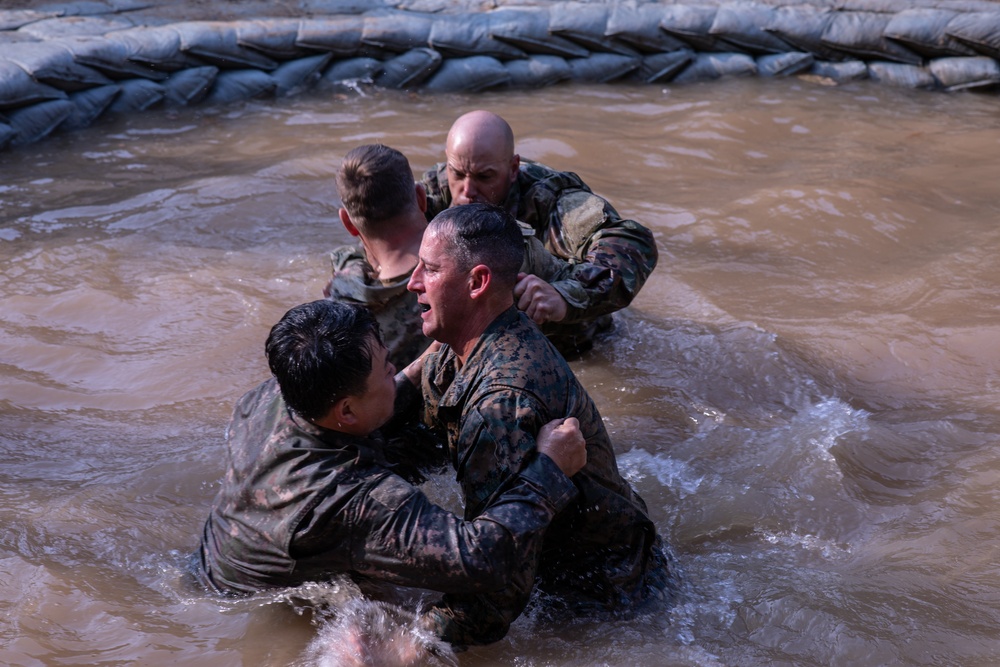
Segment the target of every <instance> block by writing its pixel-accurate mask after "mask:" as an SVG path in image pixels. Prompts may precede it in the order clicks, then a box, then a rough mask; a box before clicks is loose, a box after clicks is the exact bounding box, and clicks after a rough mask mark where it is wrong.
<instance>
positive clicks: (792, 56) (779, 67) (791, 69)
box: [757, 51, 815, 76]
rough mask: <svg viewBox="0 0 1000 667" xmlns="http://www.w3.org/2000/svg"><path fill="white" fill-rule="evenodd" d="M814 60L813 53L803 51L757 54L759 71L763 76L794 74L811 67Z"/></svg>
mask: <svg viewBox="0 0 1000 667" xmlns="http://www.w3.org/2000/svg"><path fill="white" fill-rule="evenodd" d="M814 60H815V58H814V57H813V54H811V53H803V52H802V51H790V52H788V53H772V54H770V55H766V56H757V73H758V74H760V75H761V76H793V75H795V74H801V73H802V72H805V71H807V70H809V69H811V68H812V64H813V61H814Z"/></svg>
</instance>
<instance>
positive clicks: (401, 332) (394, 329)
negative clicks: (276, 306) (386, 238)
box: [323, 225, 571, 368]
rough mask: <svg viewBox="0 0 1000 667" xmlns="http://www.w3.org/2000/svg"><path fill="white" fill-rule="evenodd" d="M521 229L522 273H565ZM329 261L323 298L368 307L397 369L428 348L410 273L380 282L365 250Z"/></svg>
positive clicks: (345, 249) (343, 251)
mask: <svg viewBox="0 0 1000 667" xmlns="http://www.w3.org/2000/svg"><path fill="white" fill-rule="evenodd" d="M521 231H522V232H523V234H524V244H525V245H524V250H525V253H524V263H523V264H522V265H521V271H523V272H524V273H530V274H532V275H537V276H540V277H542V278H543V279H545V280H548V279H549V278H552V279H553V280H558V279H560V278H561V277H562V276H564V275H567V274H568V273H569V271H570V270H571V268H570V266H569V264H568V263H567V262H564V261H562V260H560V259H558V258H556V257H553V256H552V255H551V254H550V253H549V252H547V251H546V250H545V248H543V247H542V244H541V242H540V241H539V240H538V239H536V238H535V237H534V233H533V231H532V229H531V228H530V227H528V226H527V225H521ZM330 261H331V264H332V269H333V277H332V278H331V279H330V282H329V283H327V285H326V288H325V289H324V290H323V294H324V296H326V297H327V298H328V299H333V300H335V301H346V302H349V303H360V304H363V305H366V306H368V307H369V308H370V309H371V311H372V313H373V314H374V315H375V319H376V320H378V324H379V327H380V328H381V329H382V340H383V341H384V342H385V345H386V347H388V348H389V353H390V355H389V359H390V360H391V361H392V363H393V364H395V366H396V368H403V367H404V366H406V364H408V363H410V362H411V361H413V360H414V359H416V358H417V357H418V356H420V353H421V352H423V351H424V350H425V349H427V346H428V345H430V343H431V339H430V338H427V337H426V336H424V333H423V329H422V327H423V320H421V319H420V307H419V306H418V305H417V295H416V294H414V293H413V292H410V291H408V290H407V289H406V284H407V282H409V280H410V275H411V274H412V273H413V272H412V271H410V272H409V273H407V274H405V275H402V276H399V277H397V278H393V279H391V280H386V281H383V280H379V279H378V278H376V277H375V271H374V269H372V267H371V265H370V264H369V263H368V259H367V258H366V257H365V252H364V250H363V249H361V248H356V247H354V246H341V247H339V248H337V249H336V250H334V251H333V252H332V253H331V254H330Z"/></svg>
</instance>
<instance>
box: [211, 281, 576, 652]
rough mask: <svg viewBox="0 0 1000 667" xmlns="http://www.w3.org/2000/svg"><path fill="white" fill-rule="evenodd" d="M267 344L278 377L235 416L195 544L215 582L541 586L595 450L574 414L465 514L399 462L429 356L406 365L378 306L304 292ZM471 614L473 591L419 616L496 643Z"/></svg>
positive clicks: (440, 631)
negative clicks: (398, 424) (549, 536)
mask: <svg viewBox="0 0 1000 667" xmlns="http://www.w3.org/2000/svg"><path fill="white" fill-rule="evenodd" d="M266 353H267V359H268V364H269V366H270V368H271V371H272V374H273V377H272V378H271V379H270V380H268V381H266V382H264V383H263V384H261V385H259V386H258V387H257V388H255V389H253V390H251V391H250V392H248V393H247V394H245V395H244V396H243V397H242V398H241V399H240V401H239V403H238V404H237V407H236V409H235V411H234V413H233V417H232V420H231V421H230V424H229V427H228V428H227V429H226V440H227V445H228V451H227V454H228V456H227V460H228V470H227V472H226V474H225V477H224V478H223V481H222V485H221V488H220V490H219V492H218V494H217V496H216V498H215V501H214V503H213V505H212V508H211V511H210V513H209V517H208V520H207V521H206V522H205V525H204V529H203V533H202V539H201V545H200V548H199V550H198V553H197V554H196V558H195V568H194V569H195V574H196V576H197V578H198V579H199V581H200V582H201V583H202V584H203V585H204V586H205V587H206V588H208V589H210V590H214V591H217V592H222V593H235V594H241V593H242V594H247V593H252V592H256V591H260V590H264V589H272V588H281V587H289V586H297V585H300V584H302V583H305V582H309V581H329V580H330V579H331V578H333V577H335V576H338V575H347V576H349V577H351V579H352V580H354V582H355V583H357V584H358V585H359V586H360V587H361V588H362V590H363V591H366V592H371V589H372V586H373V585H374V584H377V582H387V583H389V584H394V585H401V586H410V587H417V588H421V589H430V590H434V591H439V592H443V593H447V594H459V593H461V594H462V595H465V594H467V593H469V592H471V591H480V592H482V593H490V592H493V591H496V590H503V589H505V588H507V587H510V586H515V587H518V588H522V587H527V586H530V579H531V577H532V576H533V573H534V570H535V567H536V565H535V564H536V563H537V561H538V558H539V554H540V549H541V537H542V535H543V533H544V531H545V530H546V528H547V526H548V525H549V523H550V521H551V520H552V518H553V517H554V516H555V515H556V514H557V513H558V512H559V511H560V510H561V509H563V508H564V507H566V506H567V505H568V503H569V502H571V501H572V499H573V498H575V497H576V495H577V490H576V489H575V488H574V486H573V483H572V481H571V480H570V479H569V477H570V476H572V475H574V474H576V473H577V472H578V471H579V470H580V469H581V467H582V466H583V465H584V463H585V462H586V458H587V454H586V449H585V445H584V441H583V438H582V435H581V434H580V431H579V428H578V424H577V423H576V421H575V420H574V419H566V420H561V419H560V420H554V421H553V422H552V423H551V424H549V425H547V426H546V429H545V430H544V432H543V434H542V435H541V436H540V437H539V439H538V447H537V448H536V450H534V451H533V452H532V453H530V454H529V455H528V456H527V457H526V460H525V465H524V466H522V467H521V468H520V469H519V474H518V475H514V476H512V477H511V478H510V479H509V480H508V483H505V484H504V486H503V488H502V489H499V491H498V493H497V494H496V495H495V496H494V498H493V499H491V500H490V501H489V502H487V503H485V504H484V506H482V507H481V508H480V511H479V512H478V513H477V515H476V517H475V518H473V519H471V520H468V521H463V520H461V519H459V518H458V517H456V516H454V515H453V514H451V513H450V512H448V511H446V510H444V509H442V508H440V507H437V506H435V505H433V504H431V502H430V501H429V500H428V499H427V498H426V497H425V496H424V494H423V493H421V492H420V491H419V490H418V489H417V488H415V487H413V486H412V485H411V484H410V483H409V482H407V481H406V480H404V479H403V478H401V477H400V476H399V475H397V474H395V473H394V472H393V469H392V467H393V461H392V460H390V459H389V458H388V456H387V452H386V449H385V447H384V442H383V440H382V439H381V437H380V436H379V434H378V432H377V429H379V427H380V426H382V425H383V424H384V423H385V421H386V420H387V419H389V417H390V416H391V415H392V413H393V402H394V396H395V393H396V384H397V383H401V384H404V385H406V386H412V380H413V379H415V378H416V377H417V376H416V375H414V373H416V372H418V371H415V370H413V368H417V367H418V365H417V364H415V365H414V367H413V368H411V369H404V371H403V372H402V373H401V374H400V377H399V378H397V377H396V370H395V368H394V366H393V365H392V362H390V361H389V360H388V352H387V350H386V348H385V346H384V345H383V344H382V342H381V339H380V337H379V331H378V325H377V323H376V321H375V319H374V318H373V317H372V315H371V313H370V312H369V311H368V310H367V309H366V308H364V307H363V306H357V305H350V304H343V303H336V302H333V301H329V300H320V301H314V302H312V303H307V304H303V305H301V306H297V307H295V308H293V309H291V310H290V311H288V313H286V314H285V316H284V317H282V318H281V321H279V322H278V323H277V324H276V325H275V326H274V327H273V328H272V329H271V332H270V335H269V336H268V339H267V344H266ZM407 373H409V374H410V375H411V376H412V377H411V379H409V380H406V379H403V378H405V377H406V374H407ZM471 615H472V614H471V613H470V612H467V611H465V610H464V608H463V600H462V599H461V598H457V599H455V600H454V601H453V602H451V603H449V602H447V601H445V602H439V603H437V604H431V605H430V607H429V608H428V609H426V610H424V611H423V613H422V615H421V616H420V617H419V619H418V620H417V622H416V624H417V627H419V628H420V629H422V630H423V631H430V632H431V633H433V634H434V635H435V636H437V637H439V638H442V639H444V640H449V639H450V638H452V637H456V636H460V637H461V638H462V642H463V643H487V642H489V641H492V640H493V638H494V637H493V635H492V634H491V632H490V631H491V630H492V628H490V627H487V631H484V632H480V631H479V629H478V628H476V627H474V626H470V625H469V624H468V623H464V622H463V621H462V620H461V619H465V618H467V617H469V616H471ZM455 619H460V620H459V621H458V623H456V621H455Z"/></svg>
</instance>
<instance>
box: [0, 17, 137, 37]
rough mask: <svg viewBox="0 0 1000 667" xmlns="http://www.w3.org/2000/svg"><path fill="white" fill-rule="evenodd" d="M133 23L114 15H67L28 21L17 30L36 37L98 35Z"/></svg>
mask: <svg viewBox="0 0 1000 667" xmlns="http://www.w3.org/2000/svg"><path fill="white" fill-rule="evenodd" d="M133 27H135V24H134V23H132V21H130V20H129V19H128V18H126V17H124V16H120V15H116V16H67V17H58V18H50V19H44V20H42V21H37V22H35V23H29V24H28V25H25V26H24V27H22V28H20V29H19V30H18V32H21V33H24V34H27V35H31V36H32V37H35V38H37V39H41V40H46V39H60V38H63V37H73V36H79V35H91V36H98V35H104V34H106V33H109V32H114V31H115V30H125V29H127V28H133Z"/></svg>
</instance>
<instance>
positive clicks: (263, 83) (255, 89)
mask: <svg viewBox="0 0 1000 667" xmlns="http://www.w3.org/2000/svg"><path fill="white" fill-rule="evenodd" d="M277 85H278V84H277V82H276V81H275V80H274V77H273V76H271V75H270V74H269V73H267V72H263V71H261V70H259V69H232V70H221V71H220V72H219V75H218V76H217V77H216V78H215V84H214V85H213V86H212V90H210V91H209V93H208V95H206V96H205V100H204V103H205V104H209V105H213V106H216V105H225V104H233V103H235V102H243V101H245V100H250V99H255V98H258V97H269V96H271V95H273V94H274V90H275V88H277Z"/></svg>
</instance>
